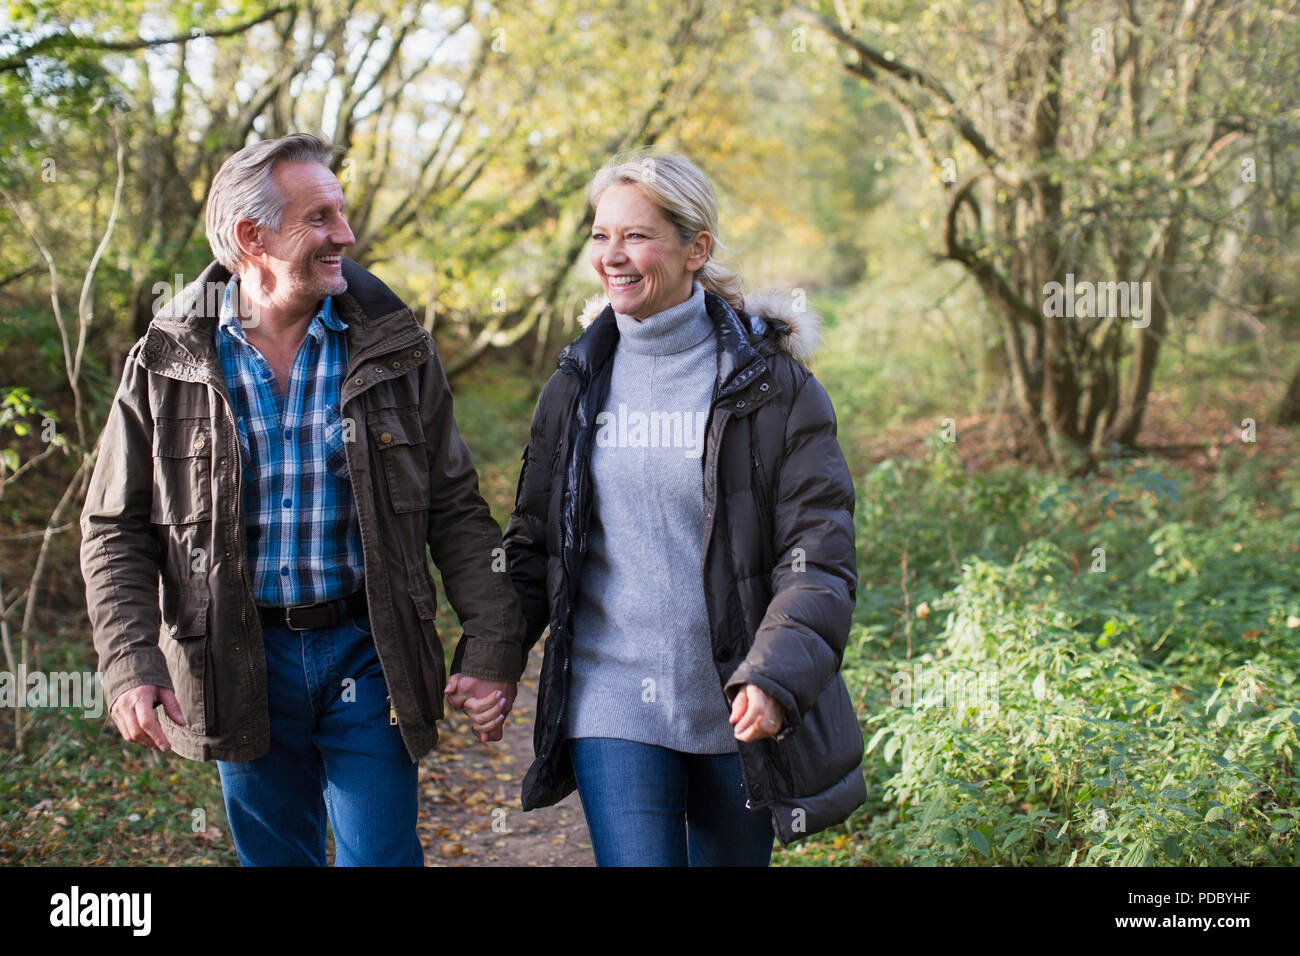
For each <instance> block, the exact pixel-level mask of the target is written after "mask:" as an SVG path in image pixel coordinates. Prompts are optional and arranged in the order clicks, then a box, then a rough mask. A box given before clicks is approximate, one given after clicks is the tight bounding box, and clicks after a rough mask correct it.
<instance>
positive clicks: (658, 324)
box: [614, 282, 713, 355]
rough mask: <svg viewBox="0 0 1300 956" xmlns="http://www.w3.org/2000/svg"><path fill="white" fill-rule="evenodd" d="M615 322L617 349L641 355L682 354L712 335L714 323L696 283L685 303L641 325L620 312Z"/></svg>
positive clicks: (701, 287) (657, 314)
mask: <svg viewBox="0 0 1300 956" xmlns="http://www.w3.org/2000/svg"><path fill="white" fill-rule="evenodd" d="M614 319H615V320H616V321H617V322H618V334H619V348H623V349H627V350H628V351H631V352H637V353H640V354H642V355H673V354H675V353H677V352H685V351H687V350H688V349H692V348H695V346H697V345H699V344H700V343H701V342H703V341H704V339H705V338H707V337H708V336H710V335H712V334H713V322H712V321H710V319H709V313H708V310H707V309H706V308H705V307H704V287H703V286H702V285H700V284H699V283H698V282H696V283H695V284H694V286H693V287H692V288H691V297H690V298H689V299H687V300H686V301H685V302H682V303H680V304H679V305H675V306H673V307H672V308H670V309H664V310H663V311H662V312H656V313H655V314H654V315H652V316H650V317H649V318H646V319H644V320H643V321H640V322H638V321H637V320H636V319H634V318H632V316H630V315H623V314H622V313H621V312H615V313H614Z"/></svg>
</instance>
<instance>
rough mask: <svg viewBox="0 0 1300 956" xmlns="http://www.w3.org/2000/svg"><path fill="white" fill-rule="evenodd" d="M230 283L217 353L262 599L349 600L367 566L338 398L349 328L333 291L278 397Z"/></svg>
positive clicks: (288, 602) (281, 602)
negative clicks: (236, 442)
mask: <svg viewBox="0 0 1300 956" xmlns="http://www.w3.org/2000/svg"><path fill="white" fill-rule="evenodd" d="M237 288H238V277H235V278H232V279H231V281H230V283H229V284H228V285H227V286H226V297H225V301H224V302H223V303H222V306H221V318H220V321H219V322H218V323H217V355H218V356H219V357H220V359H221V370H222V372H223V373H225V376H226V385H227V387H228V388H229V390H230V398H231V401H232V402H233V403H234V412H235V424H236V426H237V427H238V429H239V446H240V447H239V453H240V457H241V459H242V461H243V469H244V473H243V484H244V527H245V529H246V539H247V542H248V559H249V563H250V566H251V569H252V576H253V595H254V599H255V600H256V601H257V603H258V604H264V605H268V606H271V607H295V606H298V605H303V604H316V603H318V602H321V601H332V600H335V599H336V598H341V597H346V596H348V595H349V594H351V593H352V592H353V591H355V590H357V589H358V588H359V587H361V584H362V580H363V577H364V574H365V564H364V562H363V559H362V553H361V529H360V526H359V525H358V524H357V509H356V502H355V501H354V500H353V497H352V481H351V479H350V478H349V477H348V465H347V459H346V458H345V456H344V453H343V447H344V446H343V443H344V440H345V438H350V437H351V436H350V435H345V434H344V422H343V421H342V418H341V413H340V411H339V404H338V402H339V394H340V387H341V385H342V382H343V376H344V375H346V374H347V364H348V343H347V338H346V336H345V335H344V331H345V330H346V329H347V325H346V324H345V323H343V322H342V321H340V320H339V319H338V318H337V317H336V316H335V315H334V312H333V309H332V307H331V304H330V299H329V298H328V297H327V298H326V299H325V301H324V304H323V305H322V306H321V310H320V311H319V312H318V313H316V316H315V317H314V318H313V319H312V321H311V326H310V327H309V328H308V329H307V337H306V338H305V339H304V340H303V343H302V345H301V346H300V347H299V348H298V354H297V355H296V356H295V357H294V360H293V371H292V373H291V374H290V376H289V381H288V382H282V383H280V384H281V386H282V387H283V389H284V395H283V396H281V395H280V394H278V393H277V391H276V388H275V386H274V385H273V380H274V377H275V373H274V372H273V371H272V370H271V365H270V363H269V362H267V360H266V359H265V358H264V357H263V355H262V353H261V352H259V351H258V350H257V349H256V348H254V347H253V346H252V345H251V344H250V343H249V341H248V337H247V336H246V335H245V334H244V328H243V326H242V325H241V324H240V322H239V320H238V318H237V317H236V312H235V308H234V295H235V294H236V291H237Z"/></svg>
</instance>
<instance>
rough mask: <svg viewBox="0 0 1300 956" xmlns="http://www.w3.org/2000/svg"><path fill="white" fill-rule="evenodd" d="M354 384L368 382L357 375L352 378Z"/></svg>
mask: <svg viewBox="0 0 1300 956" xmlns="http://www.w3.org/2000/svg"><path fill="white" fill-rule="evenodd" d="M352 384H353V385H364V384H366V380H365V379H364V378H362V377H361V376H357V377H356V378H354V379H353V380H352Z"/></svg>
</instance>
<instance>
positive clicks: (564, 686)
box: [547, 382, 590, 754]
mask: <svg viewBox="0 0 1300 956" xmlns="http://www.w3.org/2000/svg"><path fill="white" fill-rule="evenodd" d="M587 384H588V385H590V382H588V383H587ZM584 391H585V387H584ZM581 400H582V395H581V393H579V395H578V396H576V397H575V398H574V407H573V408H571V409H570V410H569V434H568V441H569V448H568V452H567V454H568V455H569V456H572V455H573V454H574V451H573V434H574V429H575V427H576V426H575V424H574V416H573V412H574V411H575V410H576V408H577V404H578V402H580V401H581ZM568 470H569V468H568V459H567V458H566V460H565V467H564V472H565V474H566V476H567V473H568ZM582 482H583V476H582V475H581V474H579V476H578V487H577V488H576V489H574V495H575V500H574V503H573V507H574V513H575V514H578V515H580V516H581V511H582V508H581V504H582V501H583V497H582V494H581V492H582V490H583V488H582ZM561 541H563V535H561ZM586 544H587V532H586V530H585V529H584V530H583V532H582V539H581V543H580V545H581V546H580V547H579V550H580V551H586ZM566 563H567V562H566ZM565 571H566V576H567V577H568V579H569V581H570V588H569V614H568V616H569V617H570V618H572V617H573V601H574V598H575V596H576V595H577V591H578V586H577V582H576V575H574V574H572V573H570V572H571V569H569V568H568V567H566V568H565ZM568 703H569V621H565V622H564V667H563V670H562V671H561V673H560V708H559V711H558V712H557V713H556V715H555V730H554V733H555V734H556V739H557V740H558V739H559V733H560V726H561V725H562V724H563V723H564V712H565V710H566V709H567V707H568ZM549 753H550V748H547V754H549Z"/></svg>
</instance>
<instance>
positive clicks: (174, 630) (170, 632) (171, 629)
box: [167, 624, 178, 634]
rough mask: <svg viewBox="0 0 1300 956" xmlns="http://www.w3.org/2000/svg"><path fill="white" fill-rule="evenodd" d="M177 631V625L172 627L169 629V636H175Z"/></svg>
mask: <svg viewBox="0 0 1300 956" xmlns="http://www.w3.org/2000/svg"><path fill="white" fill-rule="evenodd" d="M177 630H178V628H177V627H176V625H175V624H173V625H171V626H170V627H168V628H167V633H169V634H175V633H176V631H177Z"/></svg>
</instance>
